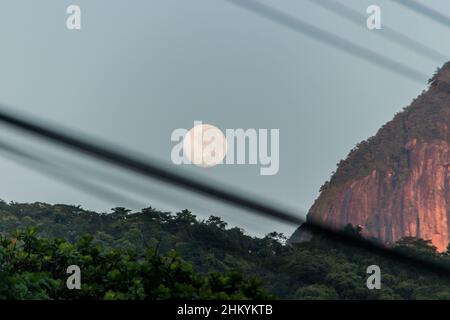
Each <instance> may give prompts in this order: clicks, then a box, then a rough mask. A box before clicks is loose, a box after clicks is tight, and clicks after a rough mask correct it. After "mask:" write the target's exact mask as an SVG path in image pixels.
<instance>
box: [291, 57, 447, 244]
mask: <svg viewBox="0 0 450 320" xmlns="http://www.w3.org/2000/svg"><path fill="white" fill-rule="evenodd" d="M449 127H450V64H449V63H447V64H446V65H444V66H443V67H442V68H441V69H440V70H439V71H438V72H437V73H436V74H435V75H434V76H433V78H432V79H431V80H430V88H429V89H428V90H427V91H424V92H423V93H422V94H421V95H420V96H419V97H418V98H417V99H415V100H414V101H413V103H412V104H411V105H410V106H409V107H408V108H406V109H404V111H403V112H401V113H399V114H397V115H396V116H395V117H394V119H393V120H392V121H390V122H389V123H387V124H386V125H384V126H383V127H382V128H381V129H380V130H379V131H378V133H377V135H376V136H374V137H372V138H370V139H368V140H367V141H364V142H362V143H360V144H359V145H358V146H357V147H356V148H355V149H353V150H352V151H351V152H350V154H349V156H348V158H347V159H346V160H344V161H341V162H340V163H339V164H338V168H337V170H336V173H334V174H333V176H332V178H331V180H330V181H329V182H327V183H325V184H324V186H322V188H321V193H320V195H319V197H318V199H317V200H316V201H315V203H314V204H313V206H312V207H311V209H310V210H309V213H308V221H314V222H316V223H323V224H326V225H327V226H329V227H333V228H335V229H340V228H342V227H343V226H345V225H347V224H353V225H360V226H361V227H362V228H363V230H362V233H363V235H364V236H366V237H373V238H377V239H379V240H381V241H383V242H385V243H388V244H389V243H394V242H396V241H398V240H400V239H401V238H403V237H417V238H422V239H426V240H431V242H432V243H433V245H434V246H436V248H437V249H438V250H439V251H445V250H446V248H447V245H448V243H449V240H450V134H449V130H448V129H449ZM301 232H302V231H301V229H299V230H297V231H296V233H294V235H293V237H292V238H291V240H292V241H295V239H303V238H305V237H302V235H301Z"/></svg>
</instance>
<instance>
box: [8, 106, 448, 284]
mask: <svg viewBox="0 0 450 320" xmlns="http://www.w3.org/2000/svg"><path fill="white" fill-rule="evenodd" d="M0 122H2V123H4V124H7V125H10V126H12V127H14V128H16V129H19V130H21V131H24V132H27V133H29V134H32V135H35V136H39V137H41V138H44V139H46V140H48V141H51V142H53V143H55V144H57V145H61V146H64V147H68V148H70V149H73V150H75V151H78V152H80V153H82V154H85V155H88V156H90V157H93V158H95V159H100V160H102V161H105V162H109V163H111V164H114V165H116V166H118V167H122V168H125V169H128V170H130V171H133V172H136V173H138V174H141V175H143V176H145V177H148V178H153V179H157V180H160V181H163V182H165V183H168V184H171V185H174V186H177V187H180V188H183V189H186V190H188V191H190V192H194V193H200V194H203V195H207V196H210V197H211V198H213V199H214V200H218V201H221V202H224V203H227V204H230V205H233V206H236V207H241V208H244V209H249V210H251V211H253V212H255V213H257V214H259V215H264V216H268V217H270V218H272V219H277V220H280V221H283V222H288V223H295V224H296V225H299V224H302V223H303V222H305V221H304V220H303V219H301V218H300V217H298V216H297V215H296V214H293V213H292V212H288V211H284V210H282V209H278V208H277V207H275V206H270V205H269V204H267V203H262V202H259V201H257V200H254V199H250V198H247V197H245V196H243V195H242V194H239V193H237V192H236V191H234V192H233V191H229V190H225V189H221V188H219V187H217V186H214V185H209V184H208V183H205V182H202V181H200V180H197V179H192V178H189V177H187V176H184V175H181V174H180V173H176V172H170V171H168V170H167V169H165V168H163V167H161V166H158V165H157V164H156V163H155V162H153V163H152V161H151V160H150V159H147V160H146V161H144V160H142V159H139V158H135V157H133V156H131V155H130V154H129V153H124V152H121V151H117V150H113V149H111V148H107V147H104V146H102V145H101V144H99V143H94V142H93V141H94V139H92V138H91V139H81V138H77V137H75V136H74V135H72V134H69V133H67V132H70V131H68V130H62V129H59V130H58V129H55V128H50V126H49V125H47V126H43V125H41V124H38V123H37V122H35V121H30V120H26V119H23V118H20V117H17V116H14V115H12V114H9V113H7V112H5V111H4V110H1V109H0ZM1 146H2V145H1V144H0V147H1ZM3 147H4V145H3ZM4 149H5V148H4ZM6 149H8V148H6ZM32 159H33V158H32ZM233 190H234V189H233ZM308 224H309V225H310V227H312V229H314V230H315V231H316V232H320V233H321V234H323V235H324V236H326V237H328V238H330V239H334V240H335V241H338V242H340V243H343V244H347V245H351V246H353V247H360V248H364V249H366V250H368V251H369V252H373V253H378V254H382V255H383V256H386V257H389V258H394V259H397V260H398V261H401V262H403V263H408V264H414V265H416V266H419V267H422V268H427V269H428V270H430V271H432V272H435V273H437V274H439V275H445V276H449V277H450V268H449V266H448V265H446V264H443V263H440V262H438V261H434V260H429V259H427V258H424V257H421V256H418V255H410V254H408V253H406V252H403V251H399V250H396V249H390V248H388V247H385V246H384V245H382V244H381V243H378V242H373V241H370V240H368V239H364V238H356V237H354V236H351V235H348V234H345V233H342V232H338V231H336V230H334V229H332V228H329V227H327V226H324V225H322V224H318V223H316V222H313V221H310V222H308Z"/></svg>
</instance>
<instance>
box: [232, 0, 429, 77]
mask: <svg viewBox="0 0 450 320" xmlns="http://www.w3.org/2000/svg"><path fill="white" fill-rule="evenodd" d="M225 1H228V2H229V3H231V4H234V5H236V6H238V7H240V8H243V9H246V10H248V11H250V12H252V13H255V14H257V15H259V16H262V17H264V18H267V19H269V20H271V21H273V22H275V23H278V24H280V25H282V26H285V27H287V28H289V29H291V30H293V31H296V32H298V33H301V34H303V35H306V36H308V37H311V38H313V39H316V40H318V41H320V42H323V43H326V44H328V45H330V46H332V47H334V48H337V49H340V50H342V51H344V52H346V53H348V54H351V55H352V56H355V57H358V58H361V59H364V60H366V61H368V62H370V63H372V64H375V65H377V66H379V67H382V68H383V69H385V70H388V71H391V72H394V73H397V74H399V75H402V76H403V77H405V78H408V79H410V80H412V81H415V82H417V83H420V84H424V82H426V80H427V79H428V76H427V75H426V74H424V73H422V72H420V71H418V70H415V69H413V68H410V67H409V66H406V65H403V64H401V63H399V62H397V61H395V60H392V59H391V58H388V57H385V56H383V55H381V54H379V53H377V52H375V51H372V50H369V49H366V48H364V47H362V46H360V45H357V44H355V43H353V42H351V41H348V40H346V39H344V38H341V37H339V36H337V35H335V34H333V33H331V32H328V31H325V30H323V29H320V28H318V27H316V26H314V25H312V24H309V23H307V22H304V21H302V20H301V19H299V18H297V17H295V16H293V15H290V14H288V13H285V12H282V11H280V10H278V9H275V8H273V7H270V6H268V5H265V4H262V3H260V2H258V1H254V0H246V1H241V0H225Z"/></svg>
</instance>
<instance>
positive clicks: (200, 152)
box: [183, 124, 228, 168]
mask: <svg viewBox="0 0 450 320" xmlns="http://www.w3.org/2000/svg"><path fill="white" fill-rule="evenodd" d="M227 147H228V144H227V139H226V138H225V135H224V134H223V132H222V131H221V130H220V129H219V128H217V127H215V126H213V125H211V124H199V125H196V126H195V127H193V128H192V129H191V130H189V131H188V132H187V133H186V135H185V136H184V139H183V153H184V154H185V155H186V157H187V158H188V159H189V160H190V161H191V162H192V163H193V164H195V165H196V166H199V167H204V168H207V167H214V166H215V165H217V164H219V163H221V162H222V160H223V159H224V158H225V155H226V153H227Z"/></svg>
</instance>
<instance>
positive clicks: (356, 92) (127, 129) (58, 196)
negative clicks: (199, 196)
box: [0, 0, 450, 235]
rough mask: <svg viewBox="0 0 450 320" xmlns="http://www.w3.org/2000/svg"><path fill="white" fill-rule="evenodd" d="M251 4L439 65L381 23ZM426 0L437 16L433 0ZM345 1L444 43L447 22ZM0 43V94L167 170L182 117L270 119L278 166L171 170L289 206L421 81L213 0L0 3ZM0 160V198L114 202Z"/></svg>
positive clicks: (306, 5) (309, 193)
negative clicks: (265, 170) (71, 13)
mask: <svg viewBox="0 0 450 320" xmlns="http://www.w3.org/2000/svg"><path fill="white" fill-rule="evenodd" d="M330 1H331V0H330ZM341 1H343V0H341ZM262 2H264V3H268V4H271V5H273V6H275V7H277V8H279V9H281V10H284V11H286V12H289V13H290V14H292V15H295V16H298V17H299V18H301V19H303V20H305V21H307V22H309V23H312V24H314V25H316V26H317V27H320V28H323V29H326V30H328V31H331V32H333V33H336V34H338V35H339V36H341V37H343V38H345V39H347V40H349V41H353V42H355V43H358V44H359V45H361V46H364V47H366V48H368V49H371V50H374V51H377V52H380V53H382V54H384V55H386V56H389V57H391V58H392V59H394V60H397V61H400V62H402V63H404V64H407V65H409V66H411V67H414V68H415V69H418V70H420V71H421V72H423V73H425V74H429V75H430V76H431V75H432V73H433V72H434V70H435V69H436V67H437V66H438V64H439V63H437V62H434V61H430V60H427V59H425V58H424V57H421V56H419V55H417V54H413V53H411V52H409V51H408V50H407V49H405V48H403V47H401V46H398V45H396V44H392V43H390V42H388V41H386V40H385V39H383V38H382V37H379V36H378V35H377V34H376V33H382V32H384V31H383V30H375V31H369V30H368V29H367V28H366V26H365V24H361V26H360V27H357V26H356V25H354V24H352V23H350V22H348V21H345V20H343V19H342V18H340V17H337V16H335V15H333V14H332V13H329V12H327V11H324V10H323V9H322V8H320V7H318V6H316V5H314V4H312V3H310V2H309V1H306V0H283V1H262ZM343 2H344V1H343ZM426 3H427V5H429V6H430V7H433V8H435V9H437V10H440V11H442V12H443V13H448V14H450V3H449V2H448V1H446V0H428V1H427V2H426ZM70 4H77V5H79V6H80V7H81V10H82V12H81V19H82V29H81V30H79V31H69V30H68V29H67V28H66V24H65V20H66V18H67V14H66V8H67V6H69V5H70ZM345 4H347V5H348V6H350V7H352V8H353V9H355V10H357V11H359V12H360V13H361V14H365V11H366V8H367V7H368V6H369V5H371V4H378V5H379V6H380V7H381V10H382V11H381V14H382V23H383V24H386V25H389V26H390V27H392V28H394V29H396V30H397V31H400V32H402V33H404V34H408V35H409V36H411V37H413V38H414V39H416V40H418V41H420V42H422V43H423V44H425V45H427V46H430V47H432V48H434V49H436V50H439V51H440V52H443V53H450V42H449V41H446V39H448V34H449V32H450V30H449V29H446V28H445V27H443V26H441V25H439V24H437V23H436V22H433V21H431V20H429V19H427V18H425V17H423V16H420V15H418V14H416V13H414V12H412V11H409V10H407V9H405V8H404V7H401V6H400V5H398V4H395V3H393V2H392V1H382V0H376V1H374V0H370V1H367V0H345ZM0 39H1V50H0V103H3V104H7V105H8V106H11V107H13V108H15V109H16V110H19V111H22V112H25V113H27V114H30V115H33V116H36V117H39V118H42V119H46V120H48V121H51V122H55V123H58V124H59V125H62V126H66V127H69V128H71V129H74V130H77V131H80V132H83V133H85V134H88V135H92V136H95V137H100V138H102V139H105V140H107V141H111V142H113V143H115V144H118V145H124V146H126V147H127V148H129V149H132V150H136V151H139V152H141V153H144V154H146V155H148V156H152V157H156V158H158V159H160V160H162V161H164V162H166V163H167V164H168V165H169V166H172V164H171V162H170V152H171V149H172V147H173V145H174V144H173V143H171V141H170V135H171V133H172V131H173V130H174V129H177V128H186V129H190V128H191V127H192V126H193V123H194V121H195V120H202V121H203V122H206V123H211V124H213V125H215V126H217V127H219V128H221V129H223V130H225V129H227V128H230V129H233V128H244V129H247V128H256V129H259V128H269V129H270V128H277V129H280V170H279V173H278V174H277V175H274V176H261V175H260V174H259V167H258V166H255V165H231V166H217V167H214V168H209V169H204V168H196V167H193V166H182V167H179V168H178V169H181V170H182V171H186V172H189V173H193V174H196V175H201V176H206V177H209V178H211V179H212V180H211V181H214V180H216V181H222V182H225V183H226V184H227V185H231V186H238V187H239V188H241V189H245V190H249V191H250V192H252V193H254V194H257V195H261V196H262V197H264V198H265V199H268V200H270V199H272V200H274V201H276V202H280V203H283V204H285V205H286V206H289V207H291V208H294V209H295V210H297V211H298V212H299V214H302V213H304V212H306V211H307V210H308V208H309V207H310V206H311V204H312V203H313V201H314V199H315V198H316V197H317V196H318V189H319V187H320V185H322V183H323V182H324V181H325V180H327V179H329V177H330V174H331V172H332V171H333V170H334V169H335V168H336V163H337V162H338V161H339V160H340V159H342V158H344V157H345V156H346V155H347V153H348V152H349V150H350V149H351V148H353V147H354V146H355V144H356V143H358V142H359V141H361V140H363V139H366V138H367V137H369V136H371V135H373V134H375V133H376V131H377V129H378V128H379V127H380V126H381V125H382V124H384V123H385V122H386V121H388V120H390V119H391V118H392V117H393V115H394V114H395V113H396V112H398V111H400V110H401V109H402V108H403V107H405V106H406V105H408V104H409V102H410V101H411V100H412V99H413V98H414V97H415V96H417V95H418V94H419V93H420V92H421V91H422V90H423V89H425V87H426V82H425V81H424V83H423V84H420V83H415V82H412V81H410V80H407V79H405V78H403V77H402V76H400V75H397V74H394V73H391V72H389V71H387V70H383V69H380V68H379V67H377V66H374V65H372V64H370V63H368V62H367V61H364V60H361V59H358V58H355V57H352V56H349V55H348V54H346V53H343V52H341V51H338V50H337V49H333V48H330V47H328V46H327V45H325V44H323V43H320V42H317V41H315V40H312V39H310V38H307V37H305V36H302V35H300V34H298V33H295V32H293V31H291V30H288V29H286V28H284V27H283V26H280V25H278V24H274V23H273V22H271V21H268V20H266V19H264V18H261V17H258V16H256V15H254V14H251V13H249V12H247V11H245V10H242V9H240V8H238V7H236V6H233V5H231V4H230V3H227V2H226V1H222V0H216V1H212V0H189V1H175V0H132V1H121V0H96V1H92V0H72V1H65V0H64V1H63V0H41V1H35V0H27V1H25V0H2V1H1V4H0ZM442 62H443V61H442ZM0 168H1V179H0V198H3V199H5V200H7V201H10V200H13V201H19V202H34V201H44V202H50V203H69V204H80V205H82V206H83V207H84V208H86V209H94V210H99V211H107V210H109V208H111V207H112V206H115V205H121V204H122V203H111V202H108V201H104V200H101V199H98V198H97V197H94V196H93V195H92V194H86V193H83V192H81V191H78V190H75V189H73V188H72V187H69V186H66V185H64V184H62V183H61V182H58V181H54V180H52V179H49V178H48V177H45V176H43V175H41V174H38V173H35V172H33V171H31V170H29V169H25V168H24V167H23V166H21V165H19V164H17V163H15V162H14V161H11V160H5V159H3V158H0ZM157 198H158V197H157ZM189 199H190V197H188V196H186V197H184V198H183V195H180V196H178V197H177V201H174V202H173V203H170V202H171V201H170V200H168V201H166V200H164V201H162V198H158V201H159V202H158V201H155V202H152V201H149V202H152V203H157V204H158V206H162V207H164V205H165V204H166V205H167V208H182V207H185V206H188V205H192V203H189ZM155 200H156V199H155ZM175 202H176V204H175ZM152 203H149V204H152ZM164 203H165V204H164ZM130 206H131V205H130ZM193 206H194V207H195V205H193ZM211 208H212V209H211ZM196 209H197V208H193V210H194V211H195V210H196ZM211 212H212V213H215V214H217V215H221V216H223V217H224V219H225V220H226V221H229V222H230V223H231V224H232V225H239V226H240V227H242V228H244V229H246V230H249V232H251V233H254V234H258V235H261V234H264V233H267V232H269V231H272V230H277V231H281V232H284V233H286V234H290V233H291V232H292V231H293V230H294V226H287V225H283V224H278V223H274V222H269V221H268V220H264V219H259V218H255V217H254V216H251V215H249V216H246V215H243V214H242V212H240V213H237V212H234V211H232V210H227V208H221V207H219V206H216V205H215V204H210V206H209V208H206V209H205V208H203V209H200V208H198V213H200V216H202V217H203V216H205V215H207V214H208V213H211Z"/></svg>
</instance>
